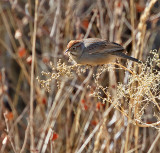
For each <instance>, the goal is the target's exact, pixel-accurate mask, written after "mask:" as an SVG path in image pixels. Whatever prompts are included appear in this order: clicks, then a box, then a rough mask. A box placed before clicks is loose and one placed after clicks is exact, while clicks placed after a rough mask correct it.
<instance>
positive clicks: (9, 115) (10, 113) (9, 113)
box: [5, 112, 13, 121]
mask: <svg viewBox="0 0 160 153" xmlns="http://www.w3.org/2000/svg"><path fill="white" fill-rule="evenodd" d="M5 116H6V118H7V119H8V120H9V121H11V120H12V119H13V113H12V112H8V113H7V114H6V115H5Z"/></svg>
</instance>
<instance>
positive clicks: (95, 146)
mask: <svg viewBox="0 0 160 153" xmlns="http://www.w3.org/2000/svg"><path fill="white" fill-rule="evenodd" d="M106 121H107V117H105V118H104V120H103V123H102V125H101V127H100V129H99V132H98V134H97V137H96V140H95V143H94V150H93V153H97V152H98V148H99V144H100V139H101V136H102V134H103V131H104V129H105V126H106Z"/></svg>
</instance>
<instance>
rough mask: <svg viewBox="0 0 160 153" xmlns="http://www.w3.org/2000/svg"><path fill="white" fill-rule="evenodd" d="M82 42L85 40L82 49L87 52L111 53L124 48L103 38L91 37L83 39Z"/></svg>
mask: <svg viewBox="0 0 160 153" xmlns="http://www.w3.org/2000/svg"><path fill="white" fill-rule="evenodd" d="M84 42H85V48H84V51H85V52H88V53H89V54H106V53H110V52H111V53H113V52H120V51H123V50H124V48H123V47H122V46H121V45H119V44H117V43H114V42H109V41H107V40H103V39H95V38H94V39H93V38H92V39H88V40H84Z"/></svg>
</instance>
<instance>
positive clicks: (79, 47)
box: [65, 38, 141, 66]
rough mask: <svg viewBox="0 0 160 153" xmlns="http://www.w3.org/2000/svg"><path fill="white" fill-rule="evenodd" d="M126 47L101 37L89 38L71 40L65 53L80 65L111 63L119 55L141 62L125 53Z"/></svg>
mask: <svg viewBox="0 0 160 153" xmlns="http://www.w3.org/2000/svg"><path fill="white" fill-rule="evenodd" d="M124 50H125V49H124V48H123V46H121V45H120V44H118V43H115V42H110V41H107V40H105V39H100V38H87V39H81V40H71V41H70V42H69V43H68V45H67V50H66V51H65V54H69V57H70V58H71V59H72V60H73V61H75V62H76V63H77V64H80V65H91V66H96V65H103V64H109V63H111V62H112V61H114V60H115V59H116V58H117V57H121V58H125V59H129V60H132V61H134V62H137V63H141V61H140V60H138V59H136V58H133V57H131V56H128V55H126V54H124V53H123V51H124Z"/></svg>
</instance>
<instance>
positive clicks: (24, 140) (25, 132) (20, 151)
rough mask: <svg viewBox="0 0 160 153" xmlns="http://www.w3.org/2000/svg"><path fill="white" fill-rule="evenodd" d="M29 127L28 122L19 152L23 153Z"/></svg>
mask: <svg viewBox="0 0 160 153" xmlns="http://www.w3.org/2000/svg"><path fill="white" fill-rule="evenodd" d="M29 128H30V123H29V122H28V125H27V128H26V131H25V137H24V142H23V146H22V149H21V150H20V153H23V152H24V150H25V147H26V144H27V139H28V135H29Z"/></svg>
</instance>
